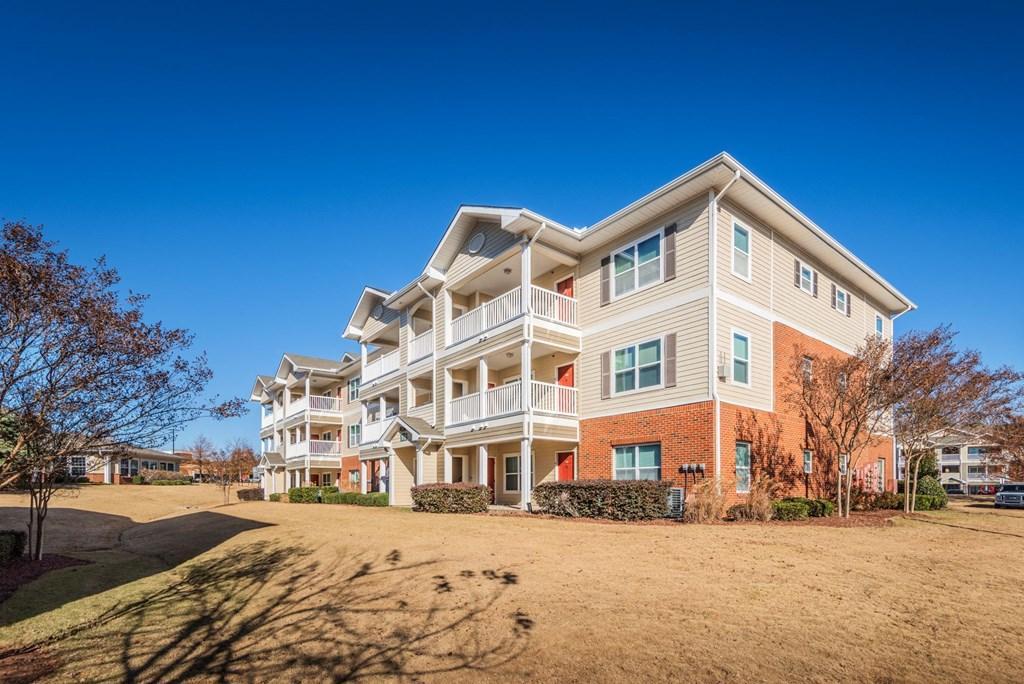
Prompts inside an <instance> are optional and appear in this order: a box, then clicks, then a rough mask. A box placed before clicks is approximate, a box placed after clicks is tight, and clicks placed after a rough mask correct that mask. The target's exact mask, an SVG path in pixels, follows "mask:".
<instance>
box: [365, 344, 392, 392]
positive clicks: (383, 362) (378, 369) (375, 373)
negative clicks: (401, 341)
mask: <svg viewBox="0 0 1024 684" xmlns="http://www.w3.org/2000/svg"><path fill="white" fill-rule="evenodd" d="M399 365H400V364H399V360H398V350H397V349H396V350H395V351H393V352H388V353H387V354H384V355H382V356H378V357H377V358H375V359H374V360H373V361H370V362H369V363H368V364H366V366H364V367H363V379H362V384H364V385H365V384H366V383H368V382H370V381H371V380H376V379H377V378H379V377H381V376H384V375H387V374H388V373H392V372H394V371H396V370H398V367H399Z"/></svg>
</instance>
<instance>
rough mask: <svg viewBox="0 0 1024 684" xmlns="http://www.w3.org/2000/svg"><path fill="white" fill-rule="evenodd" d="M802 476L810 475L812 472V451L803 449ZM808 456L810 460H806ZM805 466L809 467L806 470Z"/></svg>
mask: <svg viewBox="0 0 1024 684" xmlns="http://www.w3.org/2000/svg"><path fill="white" fill-rule="evenodd" d="M803 455H804V475H810V474H812V473H813V472H814V451H813V450H812V449H804V451H803ZM808 456H810V458H808ZM807 466H810V468H808V467H807Z"/></svg>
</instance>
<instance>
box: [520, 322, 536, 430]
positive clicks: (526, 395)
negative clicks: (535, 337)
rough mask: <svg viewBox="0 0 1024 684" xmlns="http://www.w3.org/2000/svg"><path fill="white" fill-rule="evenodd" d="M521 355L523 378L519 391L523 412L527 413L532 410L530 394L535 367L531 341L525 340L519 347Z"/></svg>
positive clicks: (521, 375)
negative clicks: (531, 373) (531, 375)
mask: <svg viewBox="0 0 1024 684" xmlns="http://www.w3.org/2000/svg"><path fill="white" fill-rule="evenodd" d="M519 354H520V359H519V377H520V378H522V379H521V381H520V382H521V383H522V384H521V386H520V388H519V391H520V394H521V395H522V396H521V397H520V400H521V401H522V402H523V412H524V413H525V412H526V411H529V410H530V393H531V389H532V388H531V385H530V371H531V368H532V366H533V359H531V358H530V357H531V356H532V354H533V345H532V343H531V342H530V340H528V339H526V340H523V343H522V344H521V345H519Z"/></svg>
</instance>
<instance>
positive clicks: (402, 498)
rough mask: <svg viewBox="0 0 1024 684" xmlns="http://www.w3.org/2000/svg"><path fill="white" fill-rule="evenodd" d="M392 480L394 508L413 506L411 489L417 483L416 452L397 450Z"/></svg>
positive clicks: (409, 449)
mask: <svg viewBox="0 0 1024 684" xmlns="http://www.w3.org/2000/svg"><path fill="white" fill-rule="evenodd" d="M391 478H392V482H391V485H392V489H391V491H392V498H391V503H392V505H394V506H411V505H412V494H411V493H410V491H409V490H410V489H411V488H412V486H413V484H415V481H416V451H415V449H412V448H408V447H406V448H404V449H396V450H395V458H394V470H393V471H392V473H391Z"/></svg>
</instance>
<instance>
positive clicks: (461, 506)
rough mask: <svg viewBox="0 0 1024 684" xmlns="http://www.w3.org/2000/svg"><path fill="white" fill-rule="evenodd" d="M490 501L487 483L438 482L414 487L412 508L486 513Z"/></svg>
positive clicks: (444, 511) (431, 510)
mask: <svg viewBox="0 0 1024 684" xmlns="http://www.w3.org/2000/svg"><path fill="white" fill-rule="evenodd" d="M535 491H536V490H535ZM490 503H491V490H490V489H489V488H488V487H486V486H485V485H478V484H471V483H469V482H455V483H452V484H448V483H447V482H436V483H433V484H425V485H419V486H418V487H413V488H412V510H414V511H422V512H424V513H485V512H487V507H488V506H489V505H490Z"/></svg>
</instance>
